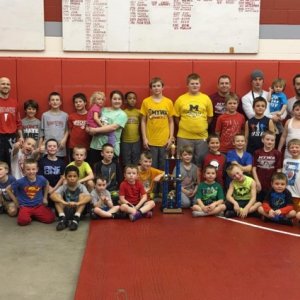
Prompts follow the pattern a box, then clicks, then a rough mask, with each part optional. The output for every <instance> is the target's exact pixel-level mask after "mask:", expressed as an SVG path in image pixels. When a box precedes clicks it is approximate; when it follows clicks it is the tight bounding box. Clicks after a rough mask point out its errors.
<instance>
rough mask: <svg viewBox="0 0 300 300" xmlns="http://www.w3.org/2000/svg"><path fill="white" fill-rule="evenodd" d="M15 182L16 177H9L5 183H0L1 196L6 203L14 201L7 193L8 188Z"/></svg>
mask: <svg viewBox="0 0 300 300" xmlns="http://www.w3.org/2000/svg"><path fill="white" fill-rule="evenodd" d="M15 181H16V178H15V177H14V176H12V175H8V178H7V180H6V181H5V182H0V194H1V195H2V198H3V200H4V201H12V200H11V199H10V198H9V196H8V194H7V192H6V188H7V187H8V186H9V185H11V184H12V183H13V182H15Z"/></svg>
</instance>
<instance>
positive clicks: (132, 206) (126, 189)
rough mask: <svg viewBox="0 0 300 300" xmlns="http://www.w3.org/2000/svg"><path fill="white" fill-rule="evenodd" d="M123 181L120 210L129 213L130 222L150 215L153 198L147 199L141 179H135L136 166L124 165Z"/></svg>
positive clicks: (120, 193)
mask: <svg viewBox="0 0 300 300" xmlns="http://www.w3.org/2000/svg"><path fill="white" fill-rule="evenodd" d="M124 172H125V174H124V177H125V179H124V181H123V182H122V183H121V185H120V191H119V196H120V204H121V207H120V210H121V211H122V212H125V213H127V214H129V218H130V220H131V221H132V222H134V221H136V220H138V219H140V218H142V217H143V216H144V217H148V218H151V217H152V212H151V210H152V208H153V207H154V206H155V203H154V201H153V200H148V198H147V193H146V191H145V188H144V186H143V184H142V182H141V181H139V180H137V177H138V167H137V166H131V165H129V166H126V167H125V169H124Z"/></svg>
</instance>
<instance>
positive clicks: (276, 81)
mask: <svg viewBox="0 0 300 300" xmlns="http://www.w3.org/2000/svg"><path fill="white" fill-rule="evenodd" d="M276 85H279V86H281V87H282V88H283V89H284V88H285V85H286V83H285V80H284V79H282V78H276V79H274V80H273V82H272V85H271V86H272V89H274V87H275V86H276Z"/></svg>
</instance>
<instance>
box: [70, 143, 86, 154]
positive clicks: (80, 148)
mask: <svg viewBox="0 0 300 300" xmlns="http://www.w3.org/2000/svg"><path fill="white" fill-rule="evenodd" d="M77 150H84V152H85V154H86V153H87V151H86V148H85V147H83V146H81V145H78V146H75V147H74V148H73V154H74V153H75V152H76V151H77Z"/></svg>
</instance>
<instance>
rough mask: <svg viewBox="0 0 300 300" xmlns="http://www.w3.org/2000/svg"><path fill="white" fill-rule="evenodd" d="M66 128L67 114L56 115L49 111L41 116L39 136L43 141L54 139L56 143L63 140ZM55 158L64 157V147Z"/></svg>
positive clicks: (59, 113)
mask: <svg viewBox="0 0 300 300" xmlns="http://www.w3.org/2000/svg"><path fill="white" fill-rule="evenodd" d="M67 128H68V114H67V113H65V112H64V111H59V112H57V113H54V112H51V111H50V110H48V111H46V112H44V113H43V114H42V119H41V136H42V137H44V140H45V141H47V140H49V139H56V140H57V141H58V143H60V142H61V140H62V139H63V137H64V135H65V132H66V130H67ZM56 155H57V156H60V157H62V156H66V147H64V148H63V149H59V151H58V152H57V154H56Z"/></svg>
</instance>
